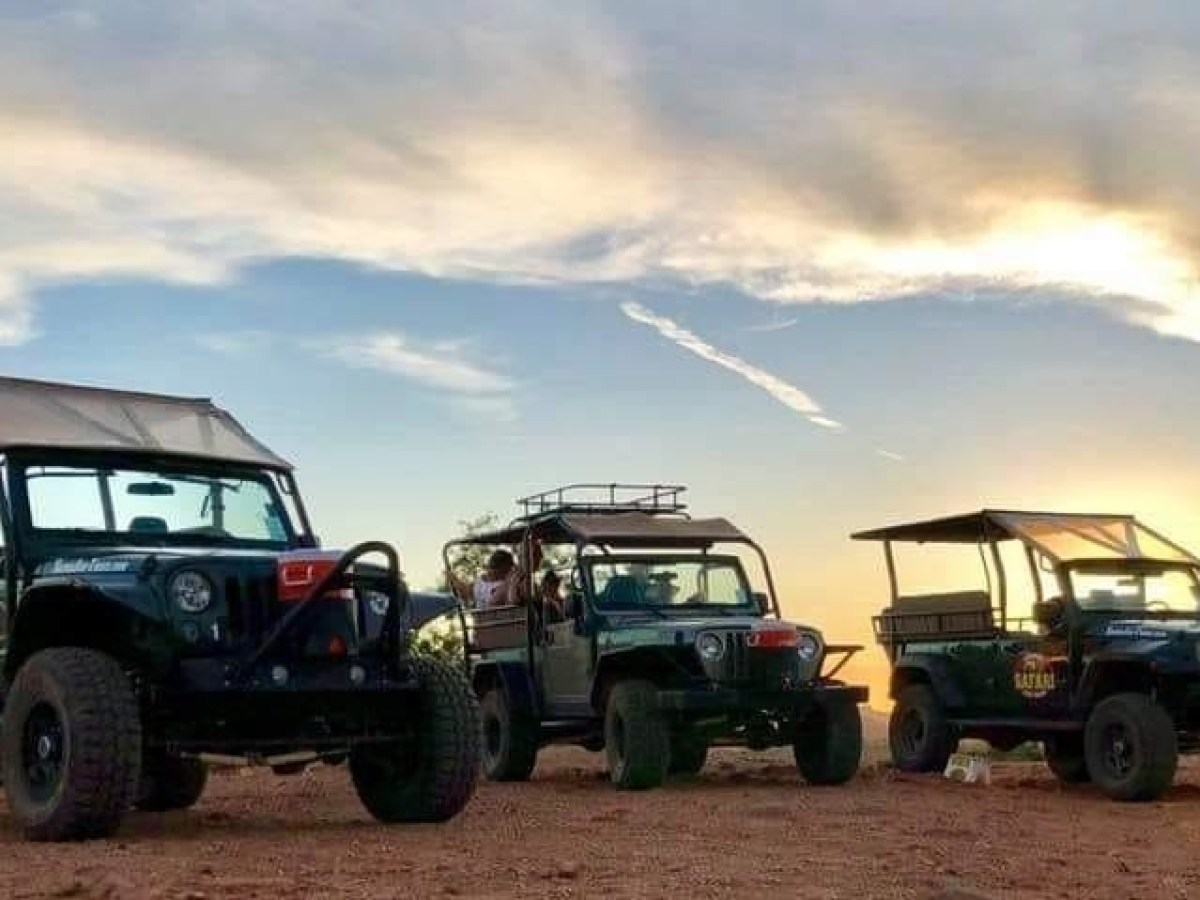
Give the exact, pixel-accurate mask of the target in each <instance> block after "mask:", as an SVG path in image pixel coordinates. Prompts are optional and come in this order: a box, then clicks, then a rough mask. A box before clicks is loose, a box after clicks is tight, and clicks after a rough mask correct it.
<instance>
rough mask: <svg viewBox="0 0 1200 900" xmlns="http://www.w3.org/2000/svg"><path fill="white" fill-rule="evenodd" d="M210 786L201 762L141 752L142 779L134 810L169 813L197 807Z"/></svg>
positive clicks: (206, 772) (206, 768)
mask: <svg viewBox="0 0 1200 900" xmlns="http://www.w3.org/2000/svg"><path fill="white" fill-rule="evenodd" d="M207 783H208V767H207V766H206V765H204V763H202V762H200V760H198V759H193V758H190V757H189V758H185V757H182V756H172V755H169V754H166V753H157V752H149V753H148V752H145V751H143V752H142V777H141V782H140V784H139V786H138V796H137V800H135V801H134V804H133V805H134V807H135V808H136V809H139V810H141V811H142V812H170V811H171V810H175V809H188V808H190V807H192V806H195V805H196V801H197V800H199V799H200V795H201V794H203V793H204V786H205V784H207Z"/></svg>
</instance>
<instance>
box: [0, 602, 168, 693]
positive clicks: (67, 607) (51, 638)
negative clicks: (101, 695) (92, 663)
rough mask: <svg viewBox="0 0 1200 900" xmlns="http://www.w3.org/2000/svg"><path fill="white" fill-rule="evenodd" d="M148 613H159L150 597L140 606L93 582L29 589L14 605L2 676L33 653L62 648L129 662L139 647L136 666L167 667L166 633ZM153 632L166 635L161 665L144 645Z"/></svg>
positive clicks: (16, 667) (139, 603)
mask: <svg viewBox="0 0 1200 900" xmlns="http://www.w3.org/2000/svg"><path fill="white" fill-rule="evenodd" d="M134 593H138V594H140V593H141V592H140V591H135V592H134ZM147 609H154V611H155V612H156V613H157V612H158V610H157V602H156V600H154V599H153V597H152V595H147V598H146V599H142V600H141V601H140V602H139V601H138V600H137V599H135V598H133V597H125V596H123V595H122V594H119V593H116V592H113V591H110V590H104V589H101V588H99V587H97V586H96V585H94V584H87V583H82V582H79V581H67V580H61V581H60V580H59V579H53V580H47V581H45V582H42V583H40V584H38V585H37V586H35V587H33V588H31V589H30V590H28V591H27V592H26V593H25V594H24V595H23V596H22V598H21V602H20V604H19V605H18V606H17V610H16V613H15V621H14V622H13V629H12V633H11V634H10V635H9V641H8V652H7V654H6V656H5V659H4V672H5V674H6V675H7V676H10V677H11V676H12V675H13V674H14V673H15V672H16V670H17V669H18V668H20V666H21V665H22V664H23V663H24V662H25V660H26V659H28V658H29V657H30V656H32V655H33V654H34V653H37V652H38V651H39V650H42V649H44V648H45V647H48V646H64V645H73V646H80V647H94V648H96V649H98V650H103V651H104V652H106V653H108V654H110V655H112V656H114V657H117V658H118V659H129V658H130V654H131V653H132V652H133V650H134V648H135V647H141V648H142V650H141V651H140V652H139V653H138V662H139V663H141V664H143V665H148V666H150V667H152V668H158V665H159V664H160V663H161V664H164V665H165V664H166V662H168V661H169V658H170V642H169V640H168V639H167V633H168V631H169V629H168V628H167V626H166V624H165V623H164V621H163V619H162V618H161V616H160V615H153V616H152V615H148V614H147ZM155 632H159V633H162V634H163V636H164V639H163V641H161V642H159V643H160V644H161V650H162V659H161V661H160V660H158V659H157V658H156V657H157V656H158V654H156V653H154V652H153V651H147V650H146V649H145V647H146V646H147V645H148V644H149V645H151V646H153V645H154V644H155V642H154V641H149V642H148V641H146V635H147V634H153V633H155Z"/></svg>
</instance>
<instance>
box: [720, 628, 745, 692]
mask: <svg viewBox="0 0 1200 900" xmlns="http://www.w3.org/2000/svg"><path fill="white" fill-rule="evenodd" d="M749 634H750V633H749V632H748V631H727V632H725V671H724V673H723V674H724V680H727V681H734V682H737V681H748V680H749V678H750V647H749V646H748V645H747V638H748V637H749Z"/></svg>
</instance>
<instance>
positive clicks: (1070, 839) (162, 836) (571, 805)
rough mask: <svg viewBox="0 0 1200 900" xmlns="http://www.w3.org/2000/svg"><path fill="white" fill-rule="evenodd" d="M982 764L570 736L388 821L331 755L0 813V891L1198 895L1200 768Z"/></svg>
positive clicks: (86, 899) (857, 897) (202, 898)
mask: <svg viewBox="0 0 1200 900" xmlns="http://www.w3.org/2000/svg"><path fill="white" fill-rule="evenodd" d="M994 775H995V780H994V782H993V784H992V785H991V786H989V787H985V786H981V785H964V784H956V783H952V782H948V781H946V780H944V779H942V778H940V777H937V776H924V777H909V776H896V775H894V774H890V773H887V772H884V771H881V770H879V769H875V768H869V769H867V770H866V771H864V773H863V774H862V775H861V776H860V777H859V778H858V779H856V780H855V781H854V782H852V783H851V784H850V785H849V786H847V787H843V788H821V789H817V788H810V787H806V786H804V785H802V784H799V783H798V782H797V780H796V778H795V775H794V771H793V770H792V768H791V766H790V761H789V759H788V756H787V755H784V754H770V755H765V756H764V755H756V754H748V753H745V752H741V751H719V752H715V753H714V755H713V757H712V758H711V759H710V763H709V766H708V768H707V769H706V771H705V773H704V774H703V775H702V776H701V777H700V778H698V779H696V780H693V781H688V782H678V783H673V784H671V785H670V786H668V787H666V788H665V789H662V790H659V791H655V792H651V793H644V794H636V795H635V794H624V793H617V792H615V791H613V790H612V789H611V788H610V787H609V786H608V784H607V783H606V782H605V781H604V779H603V773H602V770H601V767H600V761H599V758H598V757H596V756H593V755H591V754H588V753H585V752H584V751H581V750H580V751H577V750H573V749H567V748H564V749H553V750H549V751H546V752H545V753H544V755H543V758H542V761H541V763H540V765H539V768H538V771H537V772H536V773H535V778H534V780H533V781H532V782H530V783H529V784H525V785H492V784H483V785H482V786H481V788H480V792H479V794H478V795H477V797H476V799H475V800H474V802H473V803H472V804H471V806H470V807H469V808H468V810H467V811H466V812H465V813H464V814H463V815H462V816H461V817H460V818H459V819H457V820H455V821H454V822H452V823H450V824H448V825H444V826H421V827H407V826H406V827H394V828H385V827H380V826H377V825H375V824H373V823H372V822H371V821H370V820H369V819H368V818H367V816H366V815H365V813H364V812H363V811H362V809H361V808H360V807H359V805H358V802H357V800H356V798H355V796H354V793H353V791H352V789H351V787H350V785H349V782H348V777H347V775H346V772H345V770H344V768H336V769H335V768H329V767H325V766H320V767H317V768H314V769H311V770H310V771H309V772H307V773H305V774H303V775H299V776H295V777H291V778H278V777H275V776H273V775H271V774H270V773H259V772H255V773H253V774H233V775H222V776H217V777H214V778H213V780H212V781H211V782H210V788H209V790H208V792H207V793H206V794H205V796H204V798H203V799H202V800H201V803H200V805H199V806H197V807H196V808H195V809H194V810H191V811H189V812H184V813H171V814H165V815H149V814H133V815H131V816H130V818H129V819H128V821H127V822H126V824H125V825H124V827H123V828H122V830H121V832H120V834H119V836H118V837H117V838H116V839H115V840H112V841H105V842H100V843H93V844H87V845H70V846H61V845H34V844H26V843H23V842H22V841H21V840H20V837H19V835H18V834H17V832H16V831H15V830H14V829H13V827H12V825H11V824H10V822H9V821H8V820H7V819H6V818H5V817H4V813H3V811H0V844H2V845H3V846H0V895H2V896H4V897H13V898H34V897H39V898H40V897H60V898H66V897H76V898H83V900H90V898H100V897H105V898H114V900H115V898H130V900H150V898H185V900H217V898H234V897H237V898H276V897H279V898H299V897H309V896H312V897H330V898H333V897H345V898H366V897H420V898H425V897H431V898H432V897H439V896H441V897H530V896H539V897H548V898H558V897H594V896H602V897H605V898H606V900H607V898H623V897H638V898H651V897H653V898H658V897H673V896H688V897H696V898H701V897H730V896H734V895H735V893H736V894H740V895H742V896H755V894H756V893H757V892H760V891H762V892H769V893H771V894H774V895H777V896H785V897H821V898H854V900H862V898H872V897H888V898H892V897H895V898H933V897H940V898H943V900H950V898H967V897H975V896H984V897H1019V898H1034V897H1037V898H1043V897H1051V898H1065V897H1088V898H1097V900H1105V898H1159V897H1162V898H1174V897H1200V853H1197V848H1200V765H1197V766H1189V767H1187V768H1186V769H1185V771H1184V772H1183V773H1182V776H1181V778H1180V781H1179V784H1178V785H1177V786H1176V788H1175V789H1174V790H1173V791H1172V792H1171V794H1170V795H1169V796H1168V797H1167V798H1166V799H1165V800H1164V801H1163V802H1160V803H1154V804H1149V805H1142V806H1117V805H1114V804H1112V803H1110V802H1109V801H1107V800H1105V799H1104V798H1102V797H1101V796H1099V794H1098V793H1097V792H1096V791H1095V790H1093V789H1090V788H1086V787H1083V788H1068V789H1064V788H1061V787H1060V786H1059V785H1058V783H1057V782H1056V781H1055V780H1054V779H1053V778H1052V777H1051V776H1050V775H1049V774H1048V773H1047V772H1046V771H1045V770H1044V769H1043V767H1042V766H1041V765H1039V764H1031V763H1025V764H1007V765H999V766H996V767H995V770H994ZM976 892H978V893H976Z"/></svg>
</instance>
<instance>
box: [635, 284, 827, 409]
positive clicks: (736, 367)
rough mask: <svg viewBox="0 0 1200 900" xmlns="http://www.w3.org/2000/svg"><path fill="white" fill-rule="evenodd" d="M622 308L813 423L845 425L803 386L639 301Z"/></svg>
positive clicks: (639, 321)
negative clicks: (726, 350) (790, 382)
mask: <svg viewBox="0 0 1200 900" xmlns="http://www.w3.org/2000/svg"><path fill="white" fill-rule="evenodd" d="M621 311H622V312H623V313H625V315H626V316H627V317H628V318H630V319H632V320H633V321H634V322H638V323H640V324H642V325H649V326H650V327H651V328H653V329H655V330H656V331H657V332H658V333H659V334H661V335H662V336H663V337H665V338H666V339H667V340H669V341H671V342H672V343H674V344H677V345H679V346H680V347H682V348H683V349H685V350H688V351H690V352H692V353H694V354H696V355H697V356H699V357H700V358H701V359H706V360H708V361H709V362H711V363H714V364H716V365H718V366H720V367H721V368H723V369H727V370H729V371H730V372H733V373H734V374H736V375H739V376H740V377H742V378H743V379H745V380H746V381H748V382H750V383H751V384H752V385H754V386H755V387H757V388H760V389H761V390H764V391H766V392H767V393H768V394H770V395H771V396H772V397H774V398H775V399H776V400H778V401H779V402H780V403H782V404H783V405H784V406H786V407H787V408H788V409H791V410H794V411H795V412H798V413H800V415H802V416H804V417H805V418H806V419H808V420H809V421H810V422H812V423H813V424H814V425H820V426H821V427H823V428H841V427H842V426H841V423H839V422H836V421H834V420H833V419H831V418H829V417H828V416H826V415H825V412H824V410H822V409H821V407H820V405H819V404H818V403H817V402H816V401H815V400H813V398H812V397H810V396H809V395H808V394H806V393H805V392H804V391H802V390H800V388H798V387H796V386H795V385H793V384H789V383H788V382H786V381H784V380H783V379H782V378H779V377H778V376H776V375H772V374H771V373H770V372H767V371H765V370H763V369H760V368H759V367H758V366H755V365H751V364H750V363H748V362H746V361H745V360H744V359H739V358H738V357H736V356H733V355H732V354H730V353H725V352H724V351H722V350H718V349H717V348H716V347H714V346H713V345H712V344H710V343H708V342H707V341H705V340H703V339H702V338H700V337H698V336H697V335H696V334H695V333H693V332H691V331H689V330H688V329H686V328H684V327H682V326H681V325H678V324H677V323H676V322H674V321H673V320H671V319H668V318H666V317H665V316H660V315H657V314H655V313H653V312H651V311H650V310H648V309H646V308H645V307H644V306H642V305H640V304H638V303H631V302H626V303H622V304H621Z"/></svg>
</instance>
